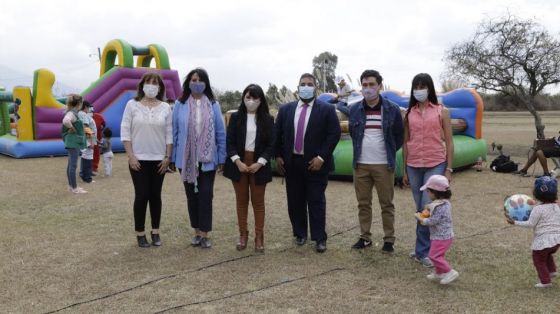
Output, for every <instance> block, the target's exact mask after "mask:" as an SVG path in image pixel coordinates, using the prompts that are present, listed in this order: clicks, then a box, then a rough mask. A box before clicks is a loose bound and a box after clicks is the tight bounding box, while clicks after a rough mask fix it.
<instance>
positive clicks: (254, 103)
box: [245, 98, 261, 112]
mask: <svg viewBox="0 0 560 314" xmlns="http://www.w3.org/2000/svg"><path fill="white" fill-rule="evenodd" d="M260 104H261V100H260V99H249V98H245V107H247V111H248V112H255V111H257V108H259V105H260Z"/></svg>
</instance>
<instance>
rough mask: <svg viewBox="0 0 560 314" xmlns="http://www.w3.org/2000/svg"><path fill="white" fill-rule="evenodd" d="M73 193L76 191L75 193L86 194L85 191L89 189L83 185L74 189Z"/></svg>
mask: <svg viewBox="0 0 560 314" xmlns="http://www.w3.org/2000/svg"><path fill="white" fill-rule="evenodd" d="M72 193H74V194H85V193H87V191H86V190H84V189H82V188H81V187H77V188H75V189H73V190H72Z"/></svg>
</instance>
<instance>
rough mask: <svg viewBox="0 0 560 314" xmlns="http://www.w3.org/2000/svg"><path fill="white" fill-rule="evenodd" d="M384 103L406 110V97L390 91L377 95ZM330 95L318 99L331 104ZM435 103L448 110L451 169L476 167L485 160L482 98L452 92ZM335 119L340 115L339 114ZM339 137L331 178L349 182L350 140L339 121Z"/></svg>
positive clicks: (472, 93)
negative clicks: (450, 137)
mask: <svg viewBox="0 0 560 314" xmlns="http://www.w3.org/2000/svg"><path fill="white" fill-rule="evenodd" d="M381 94H382V95H383V96H384V97H386V98H387V99H389V100H391V101H393V102H395V103H396V104H398V105H399V106H400V107H401V112H402V113H403V117H404V112H405V111H406V109H407V108H408V101H409V99H410V98H409V97H410V96H407V95H403V94H399V93H396V92H393V91H384V92H382V93H381ZM332 97H333V96H332V94H322V95H321V96H319V98H320V99H322V100H324V101H327V102H329V101H331V99H330V98H332ZM438 99H439V103H440V104H443V105H444V106H445V107H447V109H449V112H450V115H451V126H452V128H453V145H454V155H453V166H452V167H453V168H454V169H460V168H466V167H469V166H471V165H474V164H476V162H477V161H478V159H479V158H481V159H482V160H486V141H485V140H484V139H482V114H483V112H484V105H483V102H482V98H481V97H480V95H479V94H478V93H477V92H476V91H475V90H474V89H468V88H464V89H456V90H453V91H451V92H449V93H446V94H441V95H438ZM339 117H341V115H340V114H339ZM340 124H341V129H342V136H341V139H340V142H339V143H338V145H337V146H336V148H335V150H334V154H333V155H334V159H335V170H334V172H333V173H331V177H335V178H342V179H351V178H352V155H353V152H352V140H351V139H350V136H349V134H348V121H344V119H341V121H340ZM395 176H396V177H398V178H400V177H402V176H403V157H402V149H401V150H399V151H398V152H397V165H396V173H395Z"/></svg>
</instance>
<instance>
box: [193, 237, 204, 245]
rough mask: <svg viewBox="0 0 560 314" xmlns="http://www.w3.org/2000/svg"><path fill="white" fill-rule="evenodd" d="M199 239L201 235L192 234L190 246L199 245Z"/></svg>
mask: <svg viewBox="0 0 560 314" xmlns="http://www.w3.org/2000/svg"><path fill="white" fill-rule="evenodd" d="M201 239H202V237H201V236H199V235H197V236H194V237H193V238H192V239H191V245H192V246H200V240H201Z"/></svg>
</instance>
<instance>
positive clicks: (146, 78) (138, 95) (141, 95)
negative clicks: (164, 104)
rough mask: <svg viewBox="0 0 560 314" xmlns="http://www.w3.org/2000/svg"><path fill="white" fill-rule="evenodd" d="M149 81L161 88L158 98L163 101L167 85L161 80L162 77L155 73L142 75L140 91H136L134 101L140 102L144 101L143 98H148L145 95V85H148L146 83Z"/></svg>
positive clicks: (139, 85) (139, 84)
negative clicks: (154, 82)
mask: <svg viewBox="0 0 560 314" xmlns="http://www.w3.org/2000/svg"><path fill="white" fill-rule="evenodd" d="M148 81H149V82H151V81H156V82H157V84H158V86H159V91H158V94H157V96H156V98H157V99H158V100H159V101H163V96H164V95H165V84H164V83H163V79H162V78H161V76H160V75H159V74H157V73H154V72H148V73H144V75H142V78H141V79H140V83H138V90H137V91H136V97H134V100H136V101H140V100H142V98H144V96H146V94H144V84H146V82H148Z"/></svg>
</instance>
